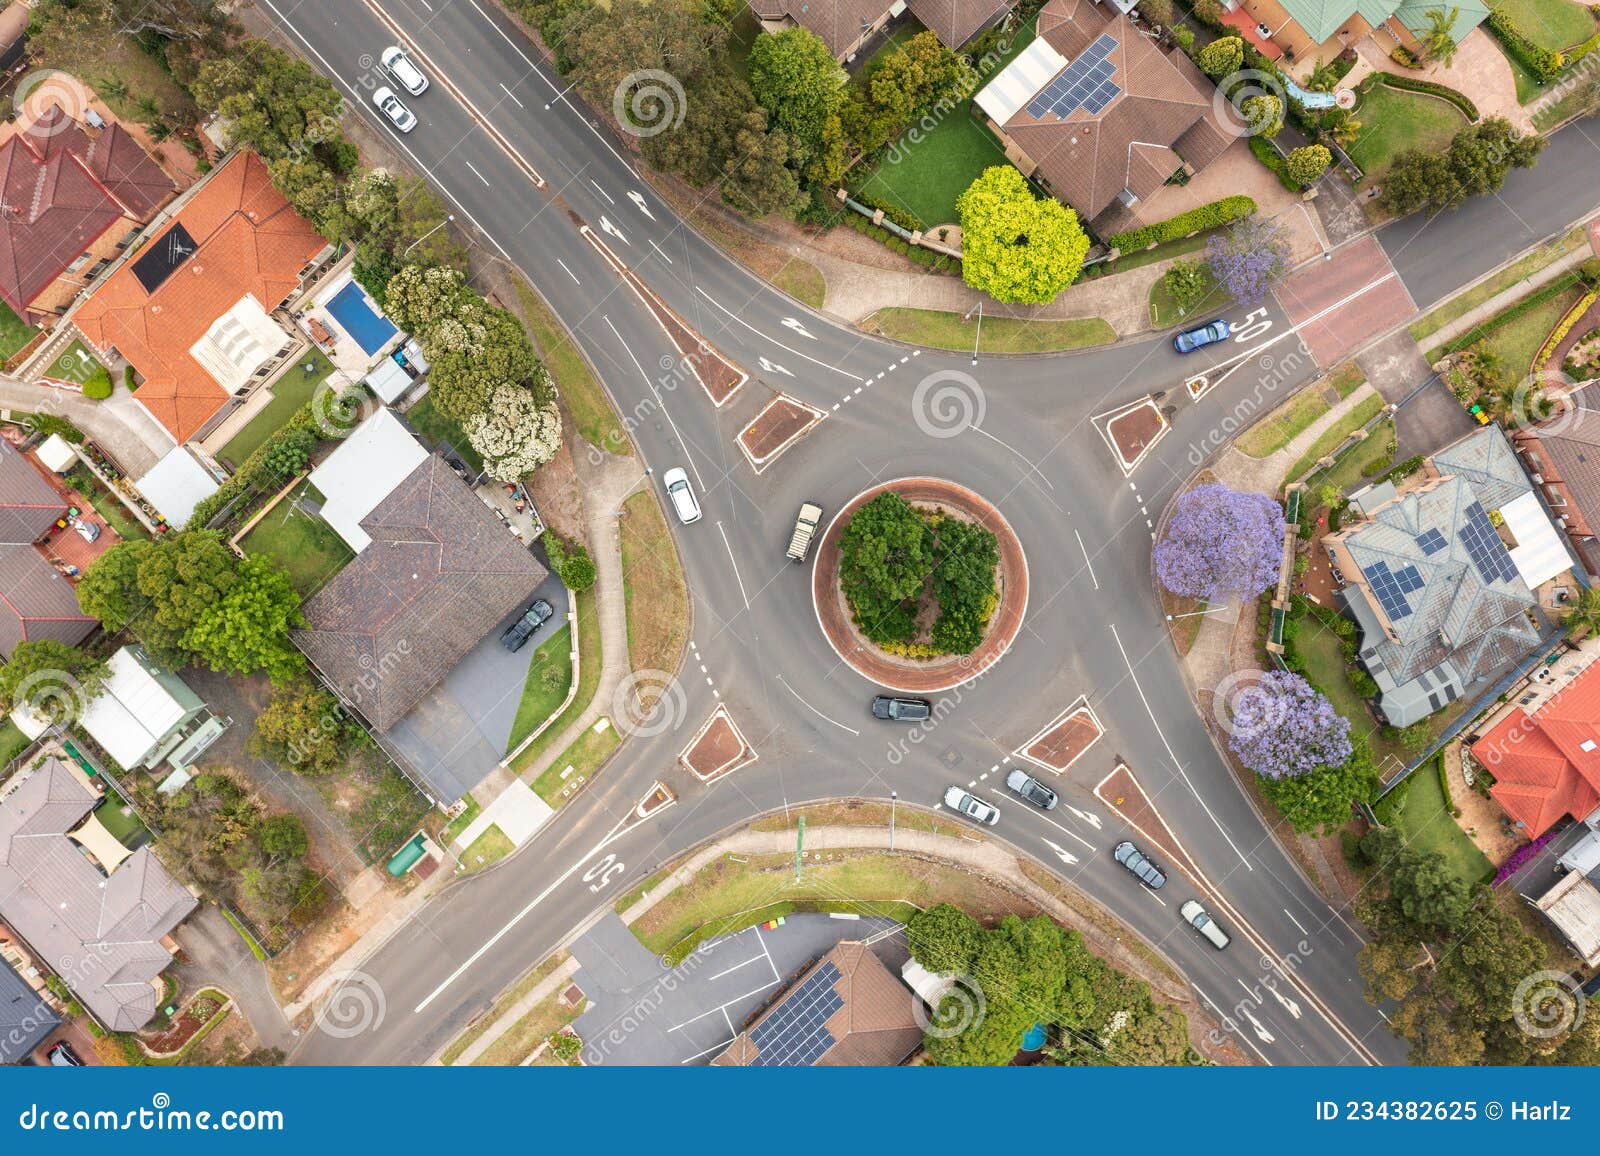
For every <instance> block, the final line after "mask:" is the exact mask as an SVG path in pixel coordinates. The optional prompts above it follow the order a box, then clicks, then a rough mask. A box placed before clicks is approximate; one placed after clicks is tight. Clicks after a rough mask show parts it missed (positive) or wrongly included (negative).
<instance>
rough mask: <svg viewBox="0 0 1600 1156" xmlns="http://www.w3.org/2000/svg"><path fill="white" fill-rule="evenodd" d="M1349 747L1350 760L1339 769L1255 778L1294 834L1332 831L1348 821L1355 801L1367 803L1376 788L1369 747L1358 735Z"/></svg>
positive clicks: (1325, 768)
mask: <svg viewBox="0 0 1600 1156" xmlns="http://www.w3.org/2000/svg"><path fill="white" fill-rule="evenodd" d="M1350 747H1351V754H1350V758H1349V759H1348V760H1347V761H1346V762H1345V763H1344V764H1343V765H1342V766H1336V767H1327V766H1325V767H1321V768H1319V769H1317V770H1314V771H1312V772H1311V773H1310V774H1305V775H1284V776H1282V777H1281V778H1276V779H1268V778H1258V779H1257V780H1256V785H1257V786H1259V787H1260V788H1261V792H1262V793H1263V794H1264V795H1266V796H1267V798H1269V799H1271V800H1272V802H1273V805H1274V806H1276V807H1277V808H1278V810H1279V812H1281V813H1282V815H1283V817H1284V818H1285V819H1287V820H1289V825H1290V826H1292V827H1293V828H1294V829H1295V830H1296V831H1300V832H1302V833H1304V834H1316V833H1322V832H1327V831H1332V830H1335V829H1337V828H1339V827H1342V826H1344V825H1345V824H1346V823H1348V822H1349V821H1350V808H1351V805H1352V804H1353V803H1354V802H1355V801H1357V800H1361V801H1370V800H1371V799H1372V797H1373V795H1374V794H1375V793H1376V792H1377V789H1378V771H1377V767H1376V766H1375V765H1374V764H1373V761H1372V747H1371V746H1370V745H1369V744H1368V742H1367V740H1366V738H1365V737H1364V736H1362V735H1352V736H1351V738H1350Z"/></svg>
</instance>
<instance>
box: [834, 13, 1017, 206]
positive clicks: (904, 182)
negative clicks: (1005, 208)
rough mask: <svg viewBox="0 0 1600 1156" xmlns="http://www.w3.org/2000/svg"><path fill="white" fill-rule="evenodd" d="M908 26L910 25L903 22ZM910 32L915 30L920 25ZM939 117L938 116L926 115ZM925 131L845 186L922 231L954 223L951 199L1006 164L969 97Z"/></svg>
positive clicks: (1012, 49)
mask: <svg viewBox="0 0 1600 1156" xmlns="http://www.w3.org/2000/svg"><path fill="white" fill-rule="evenodd" d="M907 24H908V26H911V24H910V22H909V21H908V22H907ZM914 27H916V30H917V31H921V28H920V26H914ZM1033 36H1034V23H1033V22H1032V21H1030V22H1029V23H1028V24H1026V25H1025V26H1023V27H1022V28H1019V29H1018V30H1017V33H1016V35H1015V36H1014V37H1013V38H1012V40H1011V43H1010V45H1009V47H1008V49H1007V51H1006V54H1005V55H1004V56H1003V57H999V58H998V63H996V64H995V66H994V68H993V69H991V70H990V72H989V73H988V74H987V75H986V76H984V77H982V78H981V79H980V81H979V83H978V85H977V87H976V88H974V90H973V92H974V94H976V93H977V92H979V91H981V90H982V88H983V86H984V85H985V84H987V83H988V82H989V81H991V80H992V79H993V78H994V77H995V76H998V75H999V73H1000V70H1001V69H1002V68H1004V67H1005V66H1006V65H1007V64H1009V63H1010V62H1011V61H1012V59H1013V58H1015V57H1016V55H1017V54H1018V53H1019V52H1021V51H1022V50H1023V49H1024V48H1026V47H1027V46H1028V43H1029V42H1030V41H1031V40H1032V39H1033ZM930 115H932V116H940V115H941V114H940V113H939V112H938V111H935V112H934V113H932V114H930ZM942 116H943V119H941V120H940V121H939V123H938V124H936V125H935V126H934V127H933V128H932V129H931V130H927V131H924V130H922V129H920V128H919V129H917V130H916V137H917V139H916V140H911V139H909V136H902V137H901V138H900V139H899V141H898V142H896V143H895V144H891V145H890V146H889V148H888V149H887V150H886V151H885V152H884V153H883V155H882V156H881V157H880V159H879V160H878V163H877V168H876V170H875V171H874V172H873V173H872V175H871V176H869V177H868V178H867V179H866V180H865V181H860V180H858V179H852V180H851V181H850V187H851V188H852V189H859V190H860V191H861V192H863V193H866V194H868V195H869V196H872V197H876V198H878V199H879V200H883V201H887V202H889V203H890V204H895V205H901V206H904V207H905V208H907V209H909V210H911V212H913V213H915V214H916V215H917V216H918V217H920V218H921V219H922V223H923V225H924V226H925V227H929V228H931V227H932V226H934V225H952V224H956V223H958V222H959V220H960V218H959V216H958V214H957V213H956V198H957V197H959V196H960V195H961V194H962V193H964V192H966V191H967V186H968V185H970V184H972V182H973V181H975V180H977V179H978V176H979V175H980V174H981V173H982V172H983V170H984V169H986V168H989V167H990V166H991V165H1007V164H1010V163H1011V162H1010V161H1008V160H1006V154H1005V150H1004V149H1002V148H1001V147H1000V142H999V141H997V140H995V138H994V136H993V134H991V133H990V132H989V130H988V129H986V128H984V127H983V125H982V123H981V122H980V121H979V120H978V119H977V117H976V116H975V115H974V113H973V107H972V100H971V98H970V97H969V98H968V99H966V100H963V101H962V102H961V103H960V104H956V105H954V106H952V107H951V108H949V109H948V110H945V111H944V112H943V114H942Z"/></svg>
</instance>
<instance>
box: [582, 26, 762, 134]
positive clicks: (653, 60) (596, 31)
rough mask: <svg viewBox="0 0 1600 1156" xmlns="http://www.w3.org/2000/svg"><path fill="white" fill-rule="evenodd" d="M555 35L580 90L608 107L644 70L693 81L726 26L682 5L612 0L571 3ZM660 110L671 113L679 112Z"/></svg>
mask: <svg viewBox="0 0 1600 1156" xmlns="http://www.w3.org/2000/svg"><path fill="white" fill-rule="evenodd" d="M555 36H556V40H557V41H559V43H560V45H561V53H562V55H563V56H564V57H565V58H566V60H567V61H568V62H570V65H571V69H572V70H573V71H574V72H575V75H576V76H577V77H578V86H579V88H581V89H582V90H583V92H584V94H585V95H587V96H588V97H589V98H590V99H591V100H593V101H594V102H595V103H596V104H597V105H599V106H600V107H602V108H604V109H608V110H609V109H612V108H613V107H614V106H615V105H616V103H617V101H618V98H619V95H620V97H621V99H622V101H623V102H624V104H626V101H627V98H628V93H629V88H628V83H629V78H630V77H634V76H636V74H639V73H642V72H657V73H665V74H667V75H668V76H670V77H672V78H673V81H674V83H676V84H678V85H681V86H683V87H685V88H687V87H688V86H690V85H692V84H693V83H694V82H695V81H697V80H698V79H699V78H700V77H701V76H702V75H703V74H705V73H706V71H707V70H709V69H710V68H711V66H712V63H713V61H714V60H715V59H716V58H717V55H718V54H719V53H720V52H721V50H722V46H723V44H724V43H725V42H726V40H727V29H726V28H725V27H724V26H723V25H721V24H713V23H708V22H706V21H704V20H700V19H698V18H697V17H696V15H695V14H694V13H693V12H691V11H690V10H689V7H688V5H686V4H660V3H657V4H651V3H645V2H643V0H612V3H610V4H608V5H604V6H602V5H598V4H595V5H580V6H573V7H571V8H570V9H569V10H568V11H567V12H566V14H565V15H564V16H562V17H561V18H560V21H559V29H558V30H557V31H556V33H555ZM762 39H765V38H764V37H763V38H762ZM758 43H759V40H758ZM673 99H675V98H669V100H673ZM664 111H665V113H666V114H667V116H669V117H673V116H676V114H677V112H678V111H679V110H678V109H677V108H675V107H671V108H666V109H665V110H664ZM625 127H626V126H625Z"/></svg>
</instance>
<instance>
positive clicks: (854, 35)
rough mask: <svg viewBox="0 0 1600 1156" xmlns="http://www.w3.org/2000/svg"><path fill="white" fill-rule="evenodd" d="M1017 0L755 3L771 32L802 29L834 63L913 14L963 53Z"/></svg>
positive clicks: (791, 0) (792, 0) (776, 0)
mask: <svg viewBox="0 0 1600 1156" xmlns="http://www.w3.org/2000/svg"><path fill="white" fill-rule="evenodd" d="M1014 2H1015V0H893V3H891V4H888V5H885V4H884V2H883V0H750V10H751V11H752V12H754V13H755V14H756V18H757V19H758V20H760V21H761V26H762V28H763V29H764V30H765V31H768V32H778V31H782V30H783V29H784V28H793V27H795V26H796V25H799V26H800V27H802V28H809V29H810V30H811V31H812V32H814V33H816V34H817V36H818V37H819V38H820V39H821V40H822V42H823V43H824V44H826V45H827V46H828V51H829V52H831V53H833V56H834V59H836V60H839V61H842V62H848V61H851V60H854V59H855V56H856V54H857V53H858V52H860V51H861V49H862V47H863V46H864V45H865V44H866V43H867V41H869V40H871V39H872V37H873V36H875V35H877V34H878V33H879V32H881V31H883V29H884V28H886V27H887V26H888V25H889V23H890V22H891V21H892V20H894V19H895V18H896V17H898V16H901V15H903V14H904V13H906V12H907V11H909V12H910V13H911V14H912V15H913V16H915V17H916V18H917V19H918V20H920V21H921V22H922V23H923V24H924V25H925V26H926V27H927V28H928V29H929V31H931V32H933V34H934V35H936V36H937V37H938V38H939V39H940V41H942V42H943V43H944V45H945V47H947V48H950V49H959V48H960V47H961V46H962V45H963V44H965V43H966V42H967V41H969V40H971V39H972V38H973V37H974V36H976V35H977V34H978V33H979V32H980V31H982V30H983V29H984V28H987V27H988V26H989V25H991V24H993V23H995V22H996V21H998V20H999V19H1000V18H1001V17H1003V16H1004V15H1005V14H1006V13H1007V12H1009V11H1010V10H1011V5H1012V3H1014Z"/></svg>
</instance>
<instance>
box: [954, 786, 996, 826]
mask: <svg viewBox="0 0 1600 1156" xmlns="http://www.w3.org/2000/svg"><path fill="white" fill-rule="evenodd" d="M944 805H945V806H947V807H949V808H950V809H951V810H952V811H954V812H955V813H956V814H958V815H965V816H966V817H967V818H969V819H971V820H972V821H973V822H974V823H982V824H983V825H984V826H986V827H993V826H994V825H995V824H996V823H998V822H999V821H1000V812H999V811H997V810H995V809H994V808H993V807H991V806H990V805H989V804H988V803H985V802H984V801H983V800H982V799H980V798H978V797H976V796H975V795H970V794H968V793H967V792H966V791H963V790H962V789H961V788H960V787H946V788H945V789H944Z"/></svg>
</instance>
